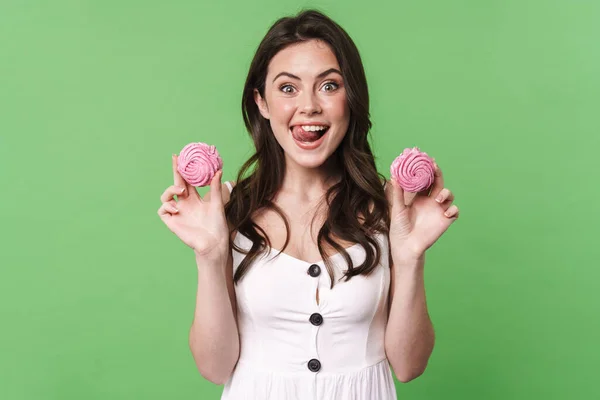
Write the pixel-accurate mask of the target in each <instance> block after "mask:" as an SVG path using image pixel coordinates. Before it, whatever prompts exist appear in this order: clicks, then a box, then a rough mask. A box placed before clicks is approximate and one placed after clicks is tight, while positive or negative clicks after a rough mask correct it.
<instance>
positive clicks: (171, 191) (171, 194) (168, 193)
mask: <svg viewBox="0 0 600 400" xmlns="http://www.w3.org/2000/svg"><path fill="white" fill-rule="evenodd" d="M184 191H185V188H183V187H179V186H175V185H173V186H169V187H168V188H167V189H166V190H165V191H164V192H163V194H162V195H161V196H160V202H161V203H166V202H167V201H169V200H173V199H174V198H175V195H178V196H179V195H181V194H182V193H183V192H184Z"/></svg>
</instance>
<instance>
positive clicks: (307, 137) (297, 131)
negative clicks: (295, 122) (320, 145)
mask: <svg viewBox="0 0 600 400" xmlns="http://www.w3.org/2000/svg"><path fill="white" fill-rule="evenodd" d="M324 132H325V130H320V131H316V132H312V131H305V130H304V129H302V127H301V126H294V127H293V128H292V136H293V137H294V139H296V140H299V141H301V142H314V141H315V140H317V139H319V138H320V137H321V136H322V135H323V133H324Z"/></svg>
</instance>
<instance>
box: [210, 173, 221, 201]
mask: <svg viewBox="0 0 600 400" xmlns="http://www.w3.org/2000/svg"><path fill="white" fill-rule="evenodd" d="M222 176H223V170H219V171H217V173H216V174H215V176H213V178H212V181H211V182H210V203H211V204H213V205H214V206H216V207H218V208H223V196H222V195H221V177H222Z"/></svg>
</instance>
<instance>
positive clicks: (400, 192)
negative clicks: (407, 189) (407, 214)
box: [391, 178, 406, 211]
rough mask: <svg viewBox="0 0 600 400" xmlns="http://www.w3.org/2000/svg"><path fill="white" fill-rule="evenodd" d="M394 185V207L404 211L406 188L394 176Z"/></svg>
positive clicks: (392, 180)
mask: <svg viewBox="0 0 600 400" xmlns="http://www.w3.org/2000/svg"><path fill="white" fill-rule="evenodd" d="M391 182H392V186H393V187H394V195H393V198H392V207H393V208H394V209H395V210H397V211H402V210H404V209H405V208H406V205H405V204H404V189H402V187H401V186H400V184H398V182H396V180H395V179H394V178H392V179H391Z"/></svg>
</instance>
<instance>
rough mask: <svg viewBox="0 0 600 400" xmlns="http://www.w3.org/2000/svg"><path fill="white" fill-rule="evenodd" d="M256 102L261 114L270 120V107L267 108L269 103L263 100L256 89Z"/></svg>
mask: <svg viewBox="0 0 600 400" xmlns="http://www.w3.org/2000/svg"><path fill="white" fill-rule="evenodd" d="M254 102H255V103H256V105H257V106H258V110H259V111H260V114H261V115H262V116H263V117H264V118H265V119H269V118H270V115H269V107H267V102H266V101H265V99H263V98H262V96H261V95H260V93H259V92H258V89H254Z"/></svg>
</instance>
